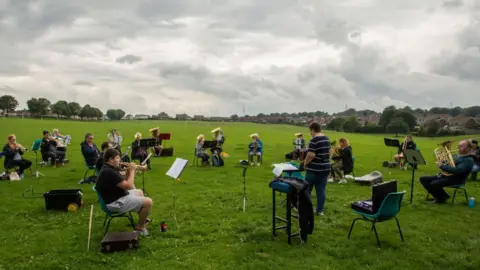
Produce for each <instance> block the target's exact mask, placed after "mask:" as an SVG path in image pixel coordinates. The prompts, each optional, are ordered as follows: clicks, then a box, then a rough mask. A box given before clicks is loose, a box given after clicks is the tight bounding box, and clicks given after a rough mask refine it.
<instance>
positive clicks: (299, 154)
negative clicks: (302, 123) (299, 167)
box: [292, 133, 307, 161]
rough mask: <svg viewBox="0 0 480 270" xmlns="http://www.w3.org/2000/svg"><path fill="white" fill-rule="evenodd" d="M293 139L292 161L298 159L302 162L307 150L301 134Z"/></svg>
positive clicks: (297, 134)
mask: <svg viewBox="0 0 480 270" xmlns="http://www.w3.org/2000/svg"><path fill="white" fill-rule="evenodd" d="M295 137H296V138H295V140H293V145H294V146H295V147H294V148H293V152H292V156H293V160H297V159H298V158H300V161H303V159H304V158H305V152H306V149H307V147H306V145H305V139H304V138H303V133H296V134H295Z"/></svg>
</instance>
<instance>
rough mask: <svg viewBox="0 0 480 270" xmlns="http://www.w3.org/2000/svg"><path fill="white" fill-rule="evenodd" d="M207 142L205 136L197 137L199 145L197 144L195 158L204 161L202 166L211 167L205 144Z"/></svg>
mask: <svg viewBox="0 0 480 270" xmlns="http://www.w3.org/2000/svg"><path fill="white" fill-rule="evenodd" d="M204 142H205V136H204V135H203V134H200V135H198V136H197V143H196V144H195V156H196V157H199V158H201V159H202V165H210V161H209V159H210V156H209V155H208V154H207V151H206V150H205V148H203V143H204Z"/></svg>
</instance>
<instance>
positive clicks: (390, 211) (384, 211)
mask: <svg viewBox="0 0 480 270" xmlns="http://www.w3.org/2000/svg"><path fill="white" fill-rule="evenodd" d="M404 194H405V191H402V192H392V193H389V194H388V195H387V196H386V197H385V199H383V201H382V204H381V205H380V208H379V209H378V211H377V212H376V213H374V214H367V213H364V212H360V211H356V210H353V212H354V213H355V214H359V215H360V216H362V217H359V218H356V219H354V220H353V222H352V226H351V227H350V231H349V232H348V239H350V234H351V233H352V230H353V226H354V225H355V222H356V221H357V220H365V221H368V222H371V223H372V230H373V231H374V232H375V237H376V238H377V243H378V246H379V247H380V240H379V239H378V234H377V228H376V227H375V224H376V223H377V222H384V221H387V220H390V219H392V218H395V221H397V227H398V232H399V233H400V238H401V239H402V242H404V239H403V234H402V229H401V228H400V223H399V222H398V219H397V214H398V212H400V205H401V204H402V199H403V195H404Z"/></svg>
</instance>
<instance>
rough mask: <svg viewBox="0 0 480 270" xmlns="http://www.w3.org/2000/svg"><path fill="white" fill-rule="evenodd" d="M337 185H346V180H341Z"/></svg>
mask: <svg viewBox="0 0 480 270" xmlns="http://www.w3.org/2000/svg"><path fill="white" fill-rule="evenodd" d="M338 183H339V184H346V183H347V180H345V179H341V180H340V181H338Z"/></svg>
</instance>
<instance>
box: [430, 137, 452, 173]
mask: <svg viewBox="0 0 480 270" xmlns="http://www.w3.org/2000/svg"><path fill="white" fill-rule="evenodd" d="M452 143H453V141H445V142H442V143H440V144H438V145H440V146H441V147H438V148H435V150H434V151H433V152H434V154H435V158H436V159H437V162H442V163H443V164H445V165H448V166H450V167H455V160H454V159H453V155H452ZM442 174H443V175H445V176H449V175H452V174H451V173H448V172H444V171H442Z"/></svg>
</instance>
